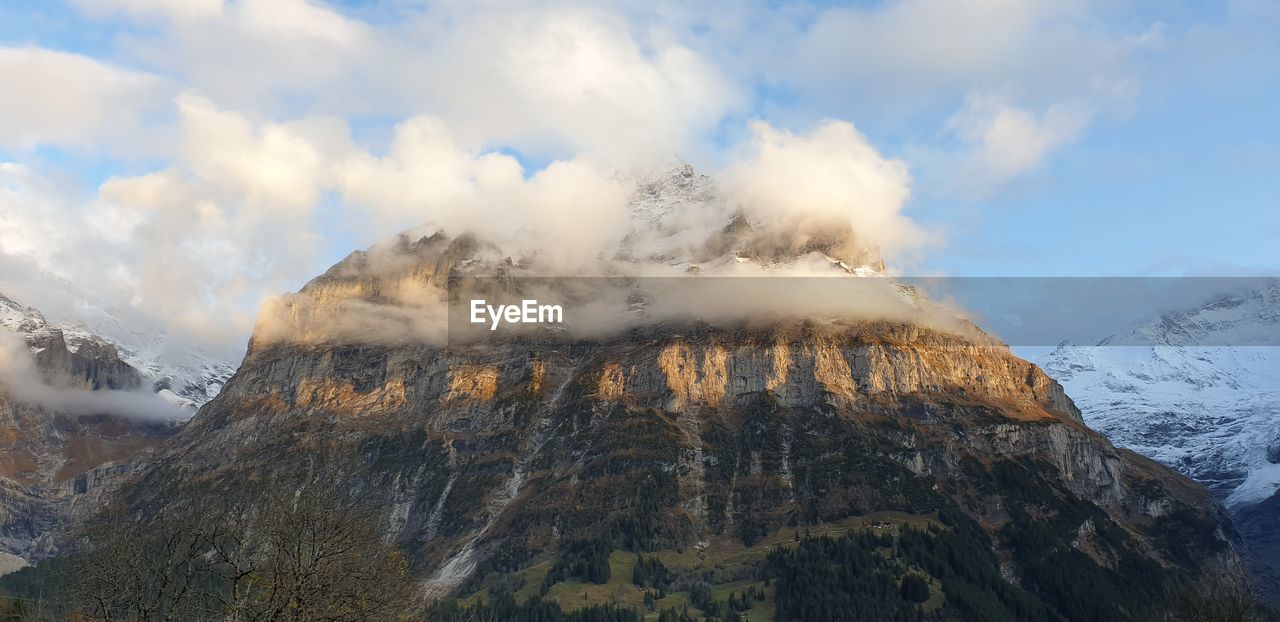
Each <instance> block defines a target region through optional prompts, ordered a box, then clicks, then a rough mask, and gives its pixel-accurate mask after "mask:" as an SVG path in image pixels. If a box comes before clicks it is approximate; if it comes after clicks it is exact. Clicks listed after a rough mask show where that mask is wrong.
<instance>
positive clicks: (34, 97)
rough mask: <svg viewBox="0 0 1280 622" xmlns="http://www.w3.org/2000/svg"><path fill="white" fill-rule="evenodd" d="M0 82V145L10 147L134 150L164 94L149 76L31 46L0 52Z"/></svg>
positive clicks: (162, 83)
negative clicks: (146, 120)
mask: <svg viewBox="0 0 1280 622" xmlns="http://www.w3.org/2000/svg"><path fill="white" fill-rule="evenodd" d="M0 84H4V85H5V95H4V97H0V147H11V148H18V149H29V148H33V147H36V146H39V145H45V144H54V145H63V146H73V147H90V146H92V147H95V148H102V149H105V150H106V151H109V152H121V151H132V150H136V149H137V148H138V147H139V145H137V144H136V143H137V142H138V141H139V138H140V137H139V133H140V130H141V127H142V125H143V121H144V115H146V114H148V113H151V112H155V111H156V110H157V109H160V108H162V107H163V102H165V101H166V100H167V99H168V93H169V92H171V87H170V86H169V85H168V83H167V82H166V81H165V80H163V79H161V78H158V77H156V76H153V75H149V74H145V73H139V72H135V71H129V70H126V69H121V68H119V67H116V66H113V65H110V64H106V63H103V62H99V61H97V60H95V59H92V58H89V57H87V56H81V55H79V54H70V53H66V52H57V51H53V50H47V49H44V48H38V47H20V48H5V47H0ZM147 140H148V141H149V139H147Z"/></svg>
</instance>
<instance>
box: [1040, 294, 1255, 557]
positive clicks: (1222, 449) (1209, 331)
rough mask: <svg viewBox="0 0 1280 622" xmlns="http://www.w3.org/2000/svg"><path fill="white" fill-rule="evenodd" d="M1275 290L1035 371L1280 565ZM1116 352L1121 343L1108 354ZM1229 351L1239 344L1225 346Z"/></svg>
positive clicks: (1184, 315) (1172, 316) (1143, 329)
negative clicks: (1208, 501) (1220, 509)
mask: <svg viewBox="0 0 1280 622" xmlns="http://www.w3.org/2000/svg"><path fill="white" fill-rule="evenodd" d="M1277 334H1280V284H1276V283H1274V282H1273V283H1270V284H1269V285H1267V286H1265V287H1260V288H1256V289H1251V290H1250V291H1248V292H1245V293H1240V294H1234V295H1228V296H1222V297H1216V298H1214V299H1212V300H1210V301H1208V302H1206V303H1204V304H1202V305H1199V306H1196V307H1193V308H1189V309H1184V310H1179V311H1174V312H1169V313H1165V314H1162V315H1159V316H1158V317H1155V318H1152V319H1151V320H1148V321H1145V322H1140V323H1138V324H1137V325H1135V326H1131V327H1128V328H1125V329H1123V330H1120V331H1117V332H1116V333H1114V334H1112V335H1110V336H1108V337H1107V338H1105V339H1103V340H1102V341H1101V342H1100V343H1099V344H1098V345H1096V346H1075V345H1070V344H1064V345H1062V346H1059V347H1058V348H1057V349H1056V350H1054V351H1053V352H1052V353H1050V354H1049V355H1047V356H1046V357H1044V358H1043V359H1042V360H1041V361H1040V362H1041V364H1042V365H1043V367H1044V369H1045V370H1046V371H1047V372H1048V373H1050V374H1051V375H1053V376H1054V377H1055V378H1057V379H1058V380H1059V381H1061V382H1062V383H1063V385H1064V386H1066V388H1067V391H1068V393H1070V394H1071V396H1072V397H1073V398H1074V399H1075V400H1076V403H1077V404H1078V405H1079V406H1080V408H1081V410H1082V412H1083V413H1084V418H1085V421H1086V422H1087V423H1088V424H1089V425H1090V426H1091V427H1093V428H1095V429H1097V430H1099V431H1100V432H1102V433H1104V434H1106V435H1107V437H1108V438H1109V439H1111V440H1112V442H1114V443H1116V444H1117V445H1120V446H1123V447H1127V448H1130V449H1133V450H1134V451H1137V452H1139V453H1141V454H1143V455H1146V456H1149V457H1151V458H1154V459H1155V460H1158V461H1159V462H1161V463H1163V464H1166V465H1168V466H1169V467H1171V468H1174V469H1176V470H1178V471H1180V472H1182V473H1184V474H1186V475H1188V476H1190V477H1191V478H1193V479H1195V480H1197V481H1200V482H1202V483H1204V484H1205V485H1206V486H1207V487H1209V489H1210V490H1211V491H1213V493H1214V494H1215V496H1217V497H1219V498H1220V499H1222V500H1224V502H1225V504H1226V507H1227V509H1228V511H1229V512H1230V513H1231V514H1232V516H1233V517H1234V518H1235V519H1236V522H1237V525H1238V526H1239V529H1240V531H1241V533H1242V534H1243V535H1244V538H1245V541H1246V542H1247V543H1249V544H1250V547H1251V548H1252V549H1253V550H1254V551H1255V552H1256V553H1257V554H1258V555H1259V556H1260V558H1261V560H1262V561H1263V563H1264V564H1267V565H1270V566H1272V568H1273V572H1274V569H1276V568H1280V542H1277V541H1276V538H1275V536H1274V535H1273V534H1274V531H1273V530H1271V529H1270V527H1268V526H1273V525H1275V524H1276V523H1277V521H1280V515H1277V514H1275V512H1276V508H1277V506H1278V505H1280V503H1278V502H1277V501H1276V500H1275V499H1274V497H1275V494H1276V492H1277V489H1278V488H1280V348H1276V347H1274V346H1268V345H1250V344H1262V343H1267V341H1266V340H1267V339H1268V338H1270V339H1274V336H1275V335H1277ZM1114 344H1125V345H1114ZM1225 344H1237V345H1225Z"/></svg>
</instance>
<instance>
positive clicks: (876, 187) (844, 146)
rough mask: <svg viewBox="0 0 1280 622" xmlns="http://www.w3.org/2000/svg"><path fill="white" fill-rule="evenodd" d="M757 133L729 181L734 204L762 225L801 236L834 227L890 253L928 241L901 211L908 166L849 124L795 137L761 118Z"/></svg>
mask: <svg viewBox="0 0 1280 622" xmlns="http://www.w3.org/2000/svg"><path fill="white" fill-rule="evenodd" d="M751 132H752V135H753V139H752V141H751V152H750V153H749V154H748V155H747V156H746V157H745V158H744V159H743V160H742V161H739V162H737V163H735V164H733V165H732V166H730V167H729V168H728V169H727V170H726V171H725V173H724V174H723V177H724V180H725V181H724V183H725V192H726V194H727V196H728V197H729V200H730V203H731V204H734V205H740V206H741V207H742V209H743V210H744V212H745V213H746V214H747V215H748V217H750V218H751V219H752V220H753V221H754V222H757V223H759V224H760V226H762V227H764V228H766V229H773V230H779V231H786V232H787V233H789V234H796V235H802V234H804V232H805V231H806V229H808V228H811V227H816V228H818V229H819V230H821V231H824V232H825V231H829V229H830V227H831V226H832V225H833V223H834V225H835V226H837V227H841V228H845V229H847V230H850V231H851V232H852V233H853V236H854V237H855V238H856V239H857V240H859V241H860V243H861V244H862V245H864V246H865V247H866V248H870V249H874V248H876V247H880V248H883V249H885V250H886V251H888V252H900V251H907V250H912V249H915V248H918V247H919V246H921V245H922V244H925V243H927V242H928V241H929V239H930V236H929V235H928V234H926V233H925V232H923V231H922V230H920V229H919V228H918V227H917V226H916V225H915V223H913V222H912V221H911V220H910V219H909V218H907V217H906V216H905V215H903V213H902V210H903V208H904V206H905V204H906V202H907V199H908V198H909V197H910V196H911V191H910V175H909V173H908V171H907V165H906V163H904V162H902V161H900V160H893V159H889V158H886V157H884V156H883V155H881V154H880V152H879V151H877V150H876V148H875V147H873V146H872V145H871V143H870V142H869V141H868V140H867V138H866V137H865V136H863V135H862V134H861V133H860V132H858V130H857V128H855V127H854V126H853V125H852V124H851V123H847V122H843V121H826V122H823V123H821V124H819V125H818V126H817V127H815V128H814V129H813V130H811V131H810V132H808V133H806V134H795V133H792V132H787V131H783V130H779V129H776V128H774V127H773V126H771V125H769V124H767V123H765V122H763V121H755V122H753V123H752V124H751Z"/></svg>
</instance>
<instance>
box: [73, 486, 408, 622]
mask: <svg viewBox="0 0 1280 622" xmlns="http://www.w3.org/2000/svg"><path fill="white" fill-rule="evenodd" d="M344 484H345V482H344V481H343V480H342V479H341V478H340V477H337V476H334V475H333V474H321V475H313V476H310V477H307V478H305V479H302V478H300V479H291V480H276V481H272V482H270V484H267V483H257V484H253V483H246V482H243V481H241V482H238V483H237V485H236V486H235V487H232V488H231V489H230V490H228V488H227V487H225V486H224V487H222V488H219V489H215V488H207V489H204V490H199V491H196V490H187V491H185V492H184V493H183V494H181V495H179V496H178V497H179V498H180V499H181V502H180V503H174V504H171V505H168V506H165V507H163V508H160V509H154V510H152V511H150V512H149V513H148V512H136V513H133V514H130V513H126V512H124V511H123V510H118V509H117V510H112V511H110V512H107V513H104V514H103V515H102V516H101V517H100V519H99V520H98V521H96V522H95V523H94V525H93V526H92V527H90V528H89V529H87V530H86V531H85V532H84V535H83V538H82V539H81V540H82V544H83V546H82V548H83V550H84V553H83V554H82V555H80V556H79V557H77V558H76V560H75V561H74V563H73V564H72V568H71V571H70V574H71V575H72V581H71V583H72V585H73V587H72V589H71V592H72V598H71V600H70V603H69V607H68V609H69V611H68V612H69V613H74V614H75V615H79V616H82V617H84V618H87V619H91V620H103V621H110V620H137V621H139V622H143V621H164V620H184V621H185V620H197V621H198V620H224V621H259V620H261V621H281V622H284V621H301V620H306V621H308V622H310V621H331V622H342V621H347V620H352V621H355V620H399V619H406V618H407V617H409V616H410V611H411V607H410V604H411V603H412V601H413V597H414V593H415V590H414V589H413V587H414V584H413V582H412V580H411V578H410V577H409V574H408V564H407V561H406V559H405V557H404V555H403V554H402V553H401V552H400V550H399V548H398V547H396V546H395V545H394V544H393V543H390V542H388V541H387V539H386V538H385V534H384V533H383V532H382V530H381V529H380V527H379V526H380V525H384V524H386V522H385V521H384V520H382V518H383V517H382V515H381V514H380V513H379V512H378V511H377V508H376V506H375V504H373V503H372V502H371V497H370V494H369V492H367V491H365V492H361V493H351V492H348V489H347V487H346V486H344Z"/></svg>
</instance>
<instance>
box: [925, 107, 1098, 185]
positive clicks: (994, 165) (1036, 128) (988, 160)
mask: <svg viewBox="0 0 1280 622" xmlns="http://www.w3.org/2000/svg"><path fill="white" fill-rule="evenodd" d="M1091 118H1092V111H1091V110H1090V109H1089V107H1088V106H1087V105H1084V104H1076V105H1069V104H1058V105H1053V106H1050V107H1049V108H1048V109H1046V110H1045V111H1044V112H1042V113H1040V114H1036V113H1034V112H1032V111H1029V110H1027V109H1025V108H1021V107H1018V106H1014V105H1011V104H1009V103H1007V102H1003V101H1000V100H997V99H993V98H986V97H972V98H970V99H969V100H968V102H967V103H966V105H965V107H964V109H963V110H961V111H960V112H958V113H956V114H955V115H954V116H952V117H951V119H950V120H948V122H947V128H948V130H949V131H950V132H952V133H953V134H954V135H955V136H956V137H958V138H959V139H960V140H961V141H962V143H963V144H964V145H965V148H964V150H963V151H961V152H960V153H959V154H958V155H959V160H958V166H959V168H958V171H957V173H958V177H959V178H960V179H961V180H962V182H961V183H963V184H965V185H966V186H967V187H969V188H971V189H978V190H981V189H984V188H990V187H992V186H996V185H999V184H1002V183H1004V182H1006V181H1008V180H1010V179H1012V178H1013V177H1015V176H1018V175H1021V174H1023V173H1025V172H1027V171H1030V170H1032V169H1034V168H1036V167H1038V166H1040V165H1041V164H1042V163H1043V162H1044V160H1045V158H1046V157H1048V155H1049V153H1050V152H1052V151H1053V150H1054V149H1056V148H1058V147H1061V146H1062V145H1065V144H1069V143H1071V142H1074V141H1075V140H1076V139H1077V138H1079V136H1080V133H1081V132H1082V131H1083V130H1084V128H1085V126H1086V125H1088V124H1089V122H1090V120H1091Z"/></svg>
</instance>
